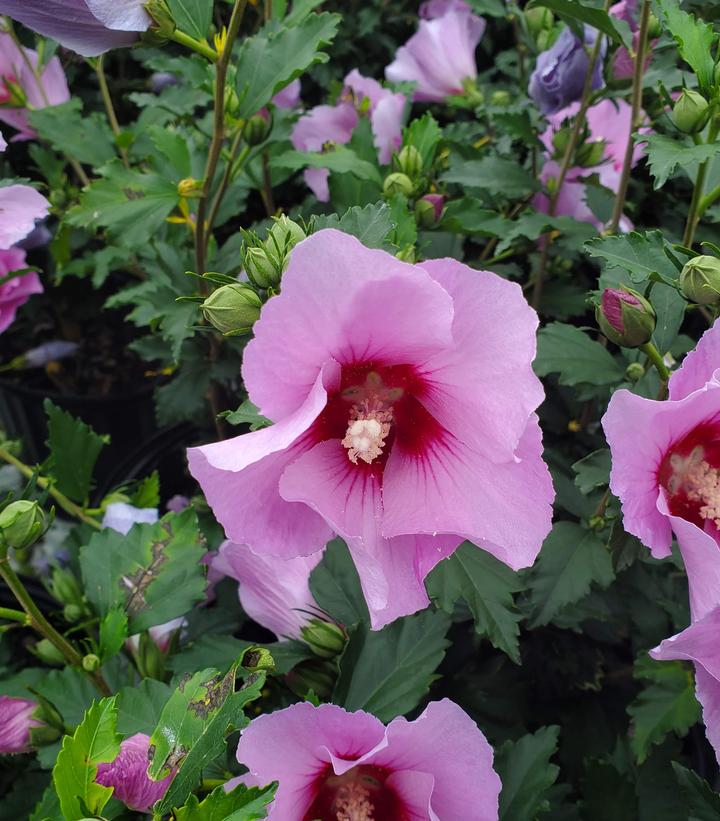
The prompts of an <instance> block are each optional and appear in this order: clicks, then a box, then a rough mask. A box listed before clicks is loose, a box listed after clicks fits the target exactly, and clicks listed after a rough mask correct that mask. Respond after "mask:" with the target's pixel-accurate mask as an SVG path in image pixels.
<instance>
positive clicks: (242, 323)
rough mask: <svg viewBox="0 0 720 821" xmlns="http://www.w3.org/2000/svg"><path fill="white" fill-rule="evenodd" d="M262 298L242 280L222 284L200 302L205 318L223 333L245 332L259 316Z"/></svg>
mask: <svg viewBox="0 0 720 821" xmlns="http://www.w3.org/2000/svg"><path fill="white" fill-rule="evenodd" d="M260 308H262V300H261V299H260V297H259V296H258V295H257V294H256V293H255V291H254V290H253V289H252V288H251V287H250V286H249V285H245V284H244V283H242V282H238V283H237V284H234V283H233V284H232V285H223V286H222V287H221V288H218V289H217V290H216V291H213V292H212V293H211V294H210V296H209V297H208V298H207V299H206V300H205V301H204V302H203V303H202V305H201V306H200V310H201V311H202V312H203V316H204V317H205V319H206V320H207V321H208V322H209V323H210V324H211V325H212V326H213V327H214V328H217V329H218V331H220V332H221V333H224V334H235V333H245V332H247V331H249V330H250V328H252V326H253V325H254V324H255V322H256V321H257V319H258V318H259V317H260Z"/></svg>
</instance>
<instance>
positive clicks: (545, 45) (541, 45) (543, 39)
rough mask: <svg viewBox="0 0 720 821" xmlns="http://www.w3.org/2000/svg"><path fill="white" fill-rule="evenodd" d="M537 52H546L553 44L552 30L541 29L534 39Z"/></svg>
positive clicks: (553, 33) (553, 35)
mask: <svg viewBox="0 0 720 821" xmlns="http://www.w3.org/2000/svg"><path fill="white" fill-rule="evenodd" d="M535 42H536V43H537V47H538V51H547V50H548V49H549V48H551V46H552V44H553V43H554V42H555V32H554V31H553V29H543V30H542V31H541V32H539V34H538V36H537V37H536V38H535Z"/></svg>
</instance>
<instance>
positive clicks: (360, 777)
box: [303, 764, 408, 821]
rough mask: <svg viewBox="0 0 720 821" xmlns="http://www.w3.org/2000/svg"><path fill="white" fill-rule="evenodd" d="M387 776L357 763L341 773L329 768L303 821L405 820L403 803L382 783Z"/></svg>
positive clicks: (383, 770)
mask: <svg viewBox="0 0 720 821" xmlns="http://www.w3.org/2000/svg"><path fill="white" fill-rule="evenodd" d="M389 775H390V772H389V771H388V770H385V769H383V768H382V767H375V766H373V765H371V764H360V765H359V766H357V767H353V768H352V769H351V770H349V771H348V772H346V773H345V774H344V775H335V773H334V772H333V771H332V769H330V768H328V770H327V771H326V772H325V773H324V774H323V776H322V778H321V781H320V786H319V789H318V792H317V795H316V796H315V800H314V801H313V803H312V805H311V806H310V809H308V811H307V812H306V813H305V815H304V816H303V821H408V816H407V813H406V812H405V809H404V807H403V802H402V801H401V800H400V798H399V797H398V796H397V794H396V793H395V791H394V790H393V789H392V788H390V787H387V786H386V785H385V781H386V780H387V777H388V776H389Z"/></svg>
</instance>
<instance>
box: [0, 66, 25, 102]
mask: <svg viewBox="0 0 720 821" xmlns="http://www.w3.org/2000/svg"><path fill="white" fill-rule="evenodd" d="M2 86H5V88H4V89H3V88H2ZM0 105H7V106H10V107H11V108H27V107H28V98H27V94H26V93H25V89H24V88H23V87H22V86H21V85H20V83H19V82H18V81H17V80H16V79H15V77H14V76H13V75H12V74H8V75H6V76H5V77H4V78H3V77H0Z"/></svg>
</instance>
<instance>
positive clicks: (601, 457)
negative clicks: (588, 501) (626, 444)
mask: <svg viewBox="0 0 720 821" xmlns="http://www.w3.org/2000/svg"><path fill="white" fill-rule="evenodd" d="M572 469H573V471H574V472H575V484H576V485H577V487H579V488H580V493H582V494H583V495H584V496H587V494H588V493H590V492H591V491H593V490H595V488H596V487H605V486H606V485H607V484H608V481H609V477H610V450H609V449H608V448H601V449H600V450H596V451H593V452H592V453H590V454H588V455H587V456H584V457H583V458H582V459H579V460H578V461H577V462H575V464H574V465H573V466H572Z"/></svg>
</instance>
